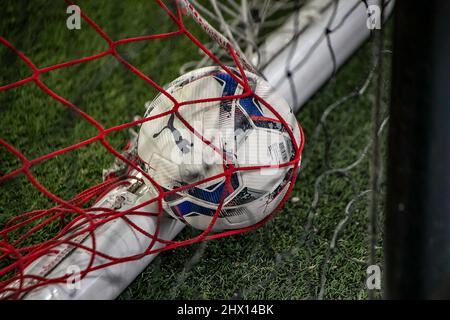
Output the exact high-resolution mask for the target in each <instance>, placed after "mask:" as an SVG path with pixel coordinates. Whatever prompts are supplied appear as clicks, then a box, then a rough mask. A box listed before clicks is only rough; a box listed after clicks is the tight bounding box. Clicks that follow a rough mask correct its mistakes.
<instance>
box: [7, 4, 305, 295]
mask: <svg viewBox="0 0 450 320" xmlns="http://www.w3.org/2000/svg"><path fill="white" fill-rule="evenodd" d="M66 2H67V3H68V4H72V3H71V2H69V1H66ZM157 3H158V4H159V6H160V7H161V8H162V9H163V10H164V11H165V12H166V14H167V15H168V16H169V17H170V19H171V20H172V21H173V23H174V25H175V26H176V28H177V30H176V31H172V32H168V33H162V34H152V35H147V36H140V37H134V38H125V39H119V40H113V39H111V38H110V37H109V36H108V35H107V34H106V33H105V32H104V31H103V30H102V28H101V27H100V26H99V25H97V24H96V23H95V22H94V21H93V20H92V19H90V18H89V17H88V16H87V15H86V13H84V12H82V11H81V16H82V19H84V21H85V22H87V23H88V24H89V26H90V27H92V28H93V30H95V32H96V33H98V35H100V36H101V37H102V38H103V39H104V40H105V41H106V42H107V44H108V46H109V48H108V50H106V51H104V52H102V53H99V54H94V55H91V56H87V57H83V58H79V59H74V60H71V61H67V62H63V63H58V64H55V65H51V66H48V67H45V68H38V67H37V66H36V65H35V64H34V63H33V61H31V59H29V58H28V57H27V55H26V53H22V52H20V51H19V50H18V49H16V47H15V46H14V44H13V41H11V42H10V41H9V40H7V39H5V38H3V37H0V43H1V44H2V45H4V46H6V47H8V48H9V49H10V50H11V51H12V52H14V54H16V55H17V56H18V57H20V59H21V60H22V61H23V62H25V63H26V65H27V66H28V67H29V69H31V70H32V72H33V73H32V75H31V76H29V77H26V78H24V79H21V80H19V81H16V82H14V83H11V84H8V85H4V86H1V87H0V91H6V90H9V89H12V88H16V87H19V86H22V85H24V84H27V83H29V82H30V83H35V84H36V85H37V86H38V87H39V88H40V90H42V91H43V92H45V93H46V94H47V95H48V96H50V97H51V98H53V99H54V100H56V101H58V102H59V103H61V104H63V105H65V106H66V107H67V108H69V109H71V110H73V111H74V112H75V113H77V114H78V115H80V116H81V117H83V118H84V119H85V120H87V121H88V122H89V123H90V124H91V125H92V126H93V127H95V128H96V129H97V131H98V134H97V135H95V136H94V137H91V138H90V139H87V140H84V141H81V142H79V143H75V144H73V145H70V146H68V147H65V148H62V149H59V150H57V151H54V152H51V153H48V154H45V155H43V156H39V157H37V158H34V159H29V158H27V157H25V156H24V154H23V153H22V152H21V151H20V150H18V149H17V148H15V147H14V146H13V145H11V144H10V143H8V142H7V139H0V145H1V146H2V147H4V148H6V150H7V151H8V152H9V153H10V154H12V155H13V156H14V157H17V159H19V160H20V162H21V167H20V168H18V169H16V170H14V171H11V172H9V173H7V174H5V175H3V176H1V177H0V183H4V182H5V181H7V180H10V179H12V178H15V177H17V176H18V175H25V176H26V178H27V179H28V181H29V182H30V183H31V184H32V185H33V186H34V187H35V188H36V189H37V190H38V191H39V192H40V193H42V194H43V195H45V196H46V197H48V198H49V199H51V200H52V201H54V202H55V203H56V204H57V206H55V207H53V208H50V209H43V210H34V211H30V212H26V213H23V214H20V215H18V216H15V217H14V218H13V219H11V220H10V221H8V222H7V223H6V225H5V226H4V228H3V230H1V231H0V261H1V260H6V259H8V261H10V262H8V264H7V265H6V267H3V268H2V269H0V278H2V279H6V280H3V281H1V282H0V294H1V295H2V296H1V297H2V298H20V297H21V296H22V295H23V294H24V293H26V292H29V291H30V290H33V289H35V288H38V287H41V286H45V285H48V284H51V283H63V282H66V281H67V278H68V277H69V275H64V276H61V277H56V278H46V277H45V275H36V274H27V273H26V268H27V267H28V266H30V264H32V263H33V261H36V260H37V259H39V258H40V257H43V256H46V255H49V254H51V253H56V254H57V253H58V250H57V249H56V248H57V247H58V246H61V244H67V245H69V246H70V247H71V248H80V249H82V250H86V251H87V252H89V253H90V254H91V259H90V262H89V264H88V265H87V266H86V268H84V269H83V270H81V272H80V276H81V278H83V277H85V276H86V275H87V274H88V273H89V272H92V271H94V270H97V269H101V268H105V267H108V266H111V265H115V264H119V263H124V262H128V261H133V260H137V259H141V258H142V257H144V256H145V255H149V254H153V253H157V252H160V251H165V250H169V249H173V248H177V247H180V246H185V245H188V244H193V243H196V242H200V241H205V240H210V239H214V238H220V237H224V236H229V235H233V234H238V233H243V232H246V231H249V230H252V229H254V228H257V227H259V226H261V225H263V224H264V223H266V222H267V221H268V220H269V219H271V218H272V217H273V213H272V214H271V215H270V216H268V217H267V218H265V219H263V220H262V221H260V222H259V223H257V224H255V225H253V226H250V227H246V228H242V229H237V230H228V231H224V232H219V233H213V232H211V229H212V227H213V225H214V223H215V221H216V219H217V218H218V216H219V213H220V211H221V208H222V205H223V203H224V200H225V192H224V193H223V194H222V197H221V201H220V203H219V205H218V209H217V210H216V213H215V214H214V217H213V219H212V221H211V223H210V225H209V226H208V228H206V229H205V230H204V231H202V232H201V233H200V234H198V235H196V236H195V237H193V238H190V239H184V240H180V241H169V240H165V239H161V238H159V224H158V225H157V227H156V231H155V233H154V234H150V233H148V232H147V231H146V230H143V229H142V228H141V227H140V226H138V225H136V224H134V223H133V222H132V221H131V220H130V219H129V217H130V216H132V215H146V216H152V217H155V219H157V221H158V223H159V218H160V217H161V216H162V215H163V213H164V212H163V210H162V201H163V199H164V197H166V196H168V195H170V194H173V193H175V192H179V191H182V190H185V189H188V188H191V187H193V186H195V185H199V184H202V183H205V182H206V181H209V180H211V179H217V178H220V177H222V178H225V184H226V186H230V178H231V176H232V174H233V173H234V172H236V171H239V170H261V169H265V168H264V166H248V167H238V168H237V167H234V166H233V163H232V162H231V161H229V160H227V159H226V156H225V155H223V154H222V151H221V150H220V149H219V148H216V149H217V150H216V151H217V152H218V153H220V154H221V155H222V156H223V167H224V170H223V173H222V174H220V175H216V176H214V177H209V178H206V179H204V180H202V181H198V182H196V183H194V184H190V185H186V186H183V187H179V188H176V189H173V190H169V191H164V190H163V189H162V188H161V187H160V186H158V185H157V184H156V183H155V182H154V181H153V180H152V177H150V176H149V175H148V174H147V173H146V172H145V171H144V170H143V169H142V168H141V166H140V165H139V163H138V161H137V159H136V157H129V156H127V154H126V153H125V154H124V153H121V152H119V151H117V150H116V149H115V148H113V147H112V145H111V144H110V143H108V142H107V141H106V136H107V135H109V134H112V133H114V132H117V131H120V130H125V129H129V128H131V127H133V126H136V125H140V124H142V123H144V122H150V121H152V120H154V119H156V118H160V117H163V116H167V115H169V114H172V113H175V114H176V116H177V117H178V119H180V121H182V122H183V123H184V125H185V126H186V128H187V129H189V130H190V131H191V132H192V133H194V134H197V135H200V134H199V133H198V132H196V130H195V128H193V127H192V126H191V125H190V124H189V123H188V122H187V121H186V120H185V119H183V117H182V115H181V114H180V113H179V110H180V108H182V107H184V106H187V105H189V104H193V103H202V102H204V103H206V102H214V101H221V100H225V99H226V100H231V99H238V98H243V97H249V96H253V97H254V98H255V99H257V100H258V101H259V102H260V103H261V104H263V105H264V106H266V107H267V108H268V109H269V110H270V111H271V112H272V113H274V114H275V115H277V117H278V120H279V121H280V122H281V123H282V124H283V125H284V127H285V128H287V131H288V133H289V135H290V136H291V139H292V140H293V141H295V139H294V136H293V133H292V131H291V130H290V129H289V126H288V125H287V123H286V122H285V120H284V119H283V118H282V117H281V116H279V114H278V113H277V111H276V110H275V109H274V108H273V107H272V106H271V105H269V104H268V103H267V102H266V101H264V100H263V99H262V98H261V97H259V96H257V95H256V94H255V93H254V92H252V90H251V88H250V86H249V84H248V81H247V77H246V75H245V73H244V70H243V69H244V67H246V69H248V68H249V67H248V66H247V65H246V64H247V62H245V61H244V63H243V60H241V59H242V58H240V54H239V53H237V52H236V51H235V49H233V48H232V47H231V46H230V45H228V44H225V45H224V46H225V49H226V50H227V51H228V53H229V57H231V58H232V60H233V61H234V65H235V68H237V69H238V70H239V71H240V77H238V76H236V75H235V74H234V73H233V72H231V71H230V69H229V68H228V67H227V66H225V65H224V64H223V63H222V62H221V61H219V59H218V58H217V57H216V56H215V55H214V54H212V53H211V52H210V51H209V50H208V49H207V48H206V47H205V46H204V45H203V44H202V43H200V41H199V40H197V38H196V37H194V35H193V34H192V33H191V32H190V31H189V30H188V29H187V28H186V26H185V24H184V21H183V19H184V14H185V13H186V12H184V8H183V6H181V5H180V3H178V2H177V3H176V8H177V10H176V12H172V11H171V10H170V9H169V8H168V6H167V5H166V4H165V3H164V2H162V1H159V0H157ZM195 18H196V19H197V20H198V17H195ZM197 22H198V23H200V24H201V19H200V22H199V21H197ZM175 36H184V37H187V38H188V39H189V40H190V41H192V43H194V44H195V45H196V46H198V48H199V49H201V51H203V52H204V53H205V54H206V55H208V56H209V57H210V58H211V59H212V60H213V61H214V63H215V64H216V65H218V66H220V67H221V68H222V69H223V70H224V71H226V72H227V73H228V74H229V75H230V76H232V77H233V78H234V79H235V81H236V82H237V83H239V85H241V86H242V87H243V88H244V92H243V93H242V94H239V95H235V96H228V97H218V98H208V99H202V100H196V101H183V102H178V101H177V100H176V99H175V98H174V97H173V96H172V95H171V94H170V93H169V92H167V91H166V90H164V88H163V87H162V86H161V85H160V84H158V83H156V82H155V81H154V80H153V79H152V78H150V77H149V76H147V75H145V74H144V73H143V72H142V71H140V70H139V69H138V68H137V67H135V66H133V65H132V64H131V63H130V62H128V61H127V60H126V59H125V58H124V57H123V56H121V55H120V54H119V53H118V51H117V50H116V49H117V47H118V46H120V45H122V44H125V43H131V42H137V41H152V40H154V39H162V38H169V37H175ZM216 40H217V39H216ZM106 56H112V57H114V58H115V59H117V60H118V61H119V62H120V63H121V64H122V65H123V66H124V67H125V68H127V69H128V70H129V71H130V72H132V73H133V74H135V75H136V76H137V77H140V78H141V79H142V80H144V81H145V82H146V83H147V84H148V85H149V86H151V87H153V88H155V89H157V90H158V91H159V92H160V93H161V94H163V95H165V96H166V97H167V98H168V99H170V100H171V101H172V102H173V105H174V106H173V108H172V109H171V110H170V111H168V112H164V113H160V114H157V115H154V116H151V117H147V118H143V119H139V120H135V121H131V122H127V123H123V124H120V125H117V126H114V127H110V128H107V129H106V128H105V127H104V126H103V125H102V124H101V123H99V122H98V121H97V120H96V119H94V118H93V117H92V116H90V115H89V114H88V113H86V112H84V111H82V110H81V109H80V108H79V107H77V106H76V105H75V104H74V103H72V102H70V101H68V100H67V99H65V98H64V97H62V96H60V95H58V94H57V93H56V92H55V91H53V90H52V89H51V88H49V87H48V86H47V85H46V84H44V83H43V82H42V81H41V79H40V76H41V75H42V74H45V73H48V72H51V71H53V70H57V69H61V68H65V67H69V66H73V65H76V64H82V63H85V62H88V61H92V60H95V59H101V58H103V57H106ZM200 136H201V135H200ZM202 139H203V141H204V143H205V144H207V145H210V146H211V147H212V148H215V146H214V145H213V144H212V143H211V142H210V141H208V140H206V139H204V138H203V137H202ZM94 142H100V143H101V145H102V146H103V147H104V148H105V149H106V150H107V151H108V152H110V153H111V154H113V155H114V156H115V157H117V158H118V159H120V160H121V161H122V162H123V163H124V164H126V167H127V169H126V172H125V173H124V174H122V175H117V174H116V173H114V172H113V173H110V174H109V175H108V176H107V177H106V178H105V180H104V181H103V182H102V183H100V184H97V185H94V186H92V187H90V188H88V189H86V190H84V191H83V192H81V193H79V194H78V195H77V196H75V197H74V198H72V199H69V200H65V199H62V198H60V197H58V196H56V195H55V194H53V193H52V192H50V191H49V190H48V189H47V188H46V187H44V186H43V185H42V184H41V183H40V182H39V181H38V179H37V178H36V177H35V176H34V175H33V173H32V171H31V167H32V166H36V165H38V164H39V163H41V162H44V161H46V160H49V159H51V158H54V157H56V156H58V155H61V154H64V153H69V152H71V151H73V150H75V149H79V148H83V147H85V146H88V145H91V144H93V143H94ZM302 148H303V136H302V137H301V145H300V146H299V147H298V149H296V150H295V158H294V159H293V160H291V161H289V162H286V163H283V164H280V165H279V167H285V166H293V170H292V172H293V173H295V172H297V169H298V166H299V161H300V156H301V151H302ZM133 170H136V171H137V172H139V173H141V174H142V175H143V176H144V177H145V178H147V179H148V180H149V181H151V182H152V183H153V185H154V186H155V188H156V189H157V190H158V195H157V197H153V198H152V199H150V200H148V201H146V202H145V203H142V204H140V205H138V206H134V207H132V208H131V209H128V210H125V211H115V210H113V209H108V208H98V207H95V208H94V207H93V205H92V202H93V203H95V201H98V199H101V197H102V196H104V195H105V194H106V193H108V192H109V191H110V190H112V189H114V188H117V187H118V186H121V185H130V184H131V183H132V181H133V179H138V178H136V177H133V176H130V172H132V171H133ZM136 171H134V172H136ZM295 179H296V174H291V176H290V182H291V183H290V184H289V187H288V190H287V192H286V194H285V196H284V197H283V200H282V201H281V203H280V204H279V205H278V207H277V209H279V208H280V207H281V206H282V205H283V204H284V202H285V201H286V199H287V198H288V196H289V194H290V191H291V189H292V187H293V185H294V182H295ZM141 180H142V179H141ZM150 203H157V205H158V206H157V207H158V211H157V212H153V213H152V212H144V211H140V209H141V208H143V207H145V206H147V205H148V204H150ZM275 211H277V210H275ZM275 211H274V212H275ZM99 212H100V213H99ZM94 213H95V214H94ZM114 219H122V220H124V221H126V222H127V223H128V224H129V225H130V226H131V227H132V228H134V229H135V230H136V231H137V232H139V233H141V234H143V235H145V236H146V237H148V246H147V248H146V249H145V250H144V251H143V252H141V253H140V254H133V255H130V256H126V257H113V256H108V255H106V254H105V253H102V252H100V251H99V250H97V249H96V245H95V244H96V234H95V232H94V231H95V230H96V229H98V228H99V227H100V226H102V225H104V224H105V223H107V222H109V221H111V220H114ZM67 220H70V221H67ZM55 221H60V222H61V228H60V230H59V231H58V232H57V233H56V235H55V236H54V237H52V238H51V239H50V240H47V241H45V242H43V243H38V244H34V245H29V244H26V243H25V241H24V240H25V239H27V238H28V237H29V236H30V235H32V234H33V233H37V232H40V231H41V230H43V228H45V226H47V225H49V224H50V223H53V222H55ZM22 230H23V231H22ZM18 231H20V232H22V233H21V236H19V237H12V236H11V235H12V234H13V233H17V232H18ZM86 236H90V237H91V238H92V240H91V241H92V247H89V246H85V245H83V244H82V242H81V241H77V239H80V237H81V238H83V237H86ZM156 243H163V244H164V246H162V247H161V246H158V248H156V247H155V244H156ZM98 256H101V257H103V258H104V259H106V260H107V261H108V262H106V263H102V264H95V263H94V261H95V258H96V257H98Z"/></svg>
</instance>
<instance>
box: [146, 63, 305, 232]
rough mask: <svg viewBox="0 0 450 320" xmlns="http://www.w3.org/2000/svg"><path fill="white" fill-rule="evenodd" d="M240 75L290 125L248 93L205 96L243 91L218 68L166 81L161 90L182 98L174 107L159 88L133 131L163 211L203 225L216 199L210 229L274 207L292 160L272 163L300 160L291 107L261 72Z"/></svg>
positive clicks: (253, 219) (255, 217)
mask: <svg viewBox="0 0 450 320" xmlns="http://www.w3.org/2000/svg"><path fill="white" fill-rule="evenodd" d="M230 70H231V71H232V72H233V73H234V74H235V76H236V77H237V78H240V77H241V76H240V74H239V71H238V70H236V69H234V68H230ZM246 77H247V81H248V84H249V86H250V88H251V90H252V92H253V93H255V94H256V95H257V96H258V97H260V98H262V99H263V100H264V101H266V102H267V103H268V104H269V105H270V106H273V107H274V108H275V110H276V112H278V113H279V115H280V116H281V117H282V118H283V119H284V121H285V122H286V123H287V125H288V127H289V128H286V127H285V126H284V125H283V124H282V122H281V121H280V120H279V119H278V118H277V116H276V115H275V114H274V113H273V112H271V111H270V109H269V108H267V107H266V106H264V105H263V104H262V103H260V101H259V100H258V99H257V98H255V97H254V96H253V95H252V96H245V97H244V96H241V97H238V98H230V99H226V98H223V99H221V100H217V99H216V101H211V99H212V98H222V97H229V96H234V95H240V94H242V93H243V87H242V86H241V85H240V84H239V83H238V82H237V81H236V80H235V79H234V78H233V77H232V76H231V75H230V74H228V73H227V72H226V71H224V70H223V69H222V68H219V67H206V68H201V69H197V70H194V71H191V72H189V73H187V74H184V75H183V76H181V77H179V78H177V79H176V80H174V81H173V82H172V83H170V84H169V85H168V86H167V88H166V91H167V92H168V93H169V94H170V96H172V97H173V98H175V100H176V101H177V102H178V103H181V105H180V106H179V107H178V108H175V109H174V106H175V104H174V101H173V100H172V99H171V98H169V97H168V96H166V95H165V94H164V93H160V94H159V95H158V96H157V97H156V98H155V99H154V100H153V101H152V102H150V103H147V104H146V106H147V111H146V113H145V118H149V117H152V118H151V120H149V121H148V122H144V123H143V124H142V126H141V128H140V132H139V136H138V156H139V159H140V161H141V163H142V165H143V167H144V168H145V170H146V171H147V173H148V175H149V177H151V180H152V181H150V180H148V179H145V182H146V184H148V185H149V187H151V188H152V189H153V190H154V191H155V192H157V191H156V188H155V185H154V184H157V185H159V187H160V190H163V191H164V192H165V195H164V200H163V208H164V210H165V211H166V212H168V213H169V214H170V215H171V216H172V217H174V218H176V219H179V220H181V221H183V222H184V223H186V224H188V225H191V226H193V227H195V228H198V229H202V230H204V229H206V228H208V226H210V224H211V223H212V219H213V217H214V215H215V214H216V211H217V210H218V208H219V206H221V210H220V212H219V213H218V216H217V219H216V221H215V222H214V225H213V226H212V228H211V230H213V231H221V230H227V229H237V228H243V227H247V226H251V225H254V224H255V223H257V222H259V221H261V220H262V219H264V218H265V217H267V216H268V215H270V214H271V213H272V212H273V211H274V210H275V209H276V207H277V206H278V205H279V204H280V202H281V201H282V199H283V198H284V196H285V195H286V193H287V190H288V189H289V185H290V184H291V181H292V177H293V175H295V174H297V172H294V170H293V168H294V165H293V164H291V165H289V166H284V167H280V166H279V165H280V164H283V163H287V162H290V161H292V160H294V159H296V160H298V161H299V160H300V159H299V157H297V154H298V150H299V147H300V144H301V133H300V129H299V126H298V123H297V120H296V118H295V116H294V114H293V112H292V109H291V108H290V107H289V106H288V104H287V102H286V101H285V100H284V99H283V98H282V97H280V96H279V95H278V94H277V93H276V92H275V91H274V90H273V89H272V87H271V86H270V85H269V84H268V83H267V82H266V81H265V80H264V79H262V78H261V77H260V76H257V75H255V74H253V73H250V72H246ZM184 102H186V103H184ZM191 102H193V103H191ZM174 110H175V111H177V112H171V111H174ZM158 115H159V116H158ZM289 131H290V132H292V136H293V139H292V138H291V136H290V135H289ZM261 166H262V167H261Z"/></svg>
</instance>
